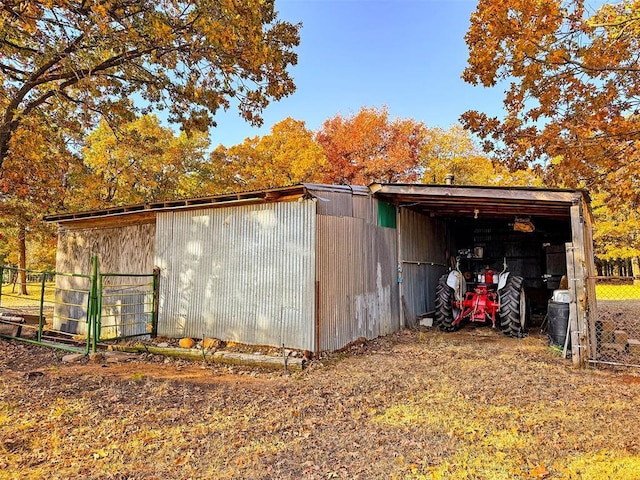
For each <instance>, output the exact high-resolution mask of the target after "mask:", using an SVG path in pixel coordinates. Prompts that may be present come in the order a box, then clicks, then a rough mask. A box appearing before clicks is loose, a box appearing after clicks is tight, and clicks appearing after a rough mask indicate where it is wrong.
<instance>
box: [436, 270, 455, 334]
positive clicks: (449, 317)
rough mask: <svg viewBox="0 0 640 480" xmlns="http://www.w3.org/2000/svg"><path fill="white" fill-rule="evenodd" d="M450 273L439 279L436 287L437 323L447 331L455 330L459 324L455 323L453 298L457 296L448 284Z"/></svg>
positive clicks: (441, 328)
mask: <svg viewBox="0 0 640 480" xmlns="http://www.w3.org/2000/svg"><path fill="white" fill-rule="evenodd" d="M448 276H449V275H446V274H445V275H443V276H441V277H440V280H438V286H437V287H436V315H435V317H436V323H437V324H438V325H439V326H440V330H443V331H445V332H453V331H454V330H456V329H457V326H455V325H452V323H453V320H454V319H453V300H454V298H455V292H454V291H453V288H451V287H450V286H449V285H447V277H448Z"/></svg>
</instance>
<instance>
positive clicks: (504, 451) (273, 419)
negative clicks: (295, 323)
mask: <svg viewBox="0 0 640 480" xmlns="http://www.w3.org/2000/svg"><path fill="white" fill-rule="evenodd" d="M533 333H535V332H533ZM63 355H65V353H63V352H61V351H56V350H51V349H48V348H44V347H37V346H33V345H29V344H24V343H19V342H16V341H9V340H2V339H0V478H10V479H13V478H15V479H30V478H33V479H40V478H60V479H70V478H91V479H200V478H216V479H226V478H229V479H231V478H233V479H238V478H240V479H243V478H246V479H329V478H344V479H356V478H359V479H378V478H380V479H387V478H399V479H400V478H411V479H427V478H429V479H436V478H443V479H448V478H456V479H457V478H468V479H501V478H504V479H513V478H529V479H530V478H566V479H601V478H617V479H637V478H638V472H640V443H639V440H638V437H637V432H638V431H640V376H639V375H640V371H638V370H632V369H626V370H624V369H618V370H612V369H597V370H596V369H584V370H577V369H574V368H573V367H572V366H571V362H570V361H569V360H565V359H563V358H561V357H560V355H559V353H558V349H556V348H551V347H549V346H548V344H547V340H546V337H544V336H538V335H535V334H533V335H530V336H529V337H527V338H524V339H513V338H508V337H505V336H503V335H502V334H500V333H498V332H495V331H492V330H491V329H489V328H485V327H479V328H474V327H465V328H463V329H462V330H461V331H458V332H454V333H451V334H444V333H441V332H439V331H437V330H430V331H426V330H425V331H421V332H412V331H404V332H400V333H398V334H394V335H389V336H387V337H383V338H379V339H376V340H372V341H369V342H366V343H359V344H356V345H353V346H352V347H351V348H349V349H347V350H346V351H345V352H342V353H336V354H332V355H330V356H327V357H326V358H323V359H322V360H316V361H313V362H312V363H311V366H310V367H309V368H308V369H307V370H305V371H303V372H295V373H293V372H289V373H284V372H280V371H276V372H274V371H266V370H256V369H247V368H241V367H237V366H223V365H219V364H203V363H199V362H188V361H184V360H176V359H169V358H164V357H160V356H153V355H148V354H144V355H134V356H132V357H130V359H128V360H123V361H120V362H117V363H107V362H106V361H105V360H104V359H103V360H102V361H100V362H96V363H94V362H90V361H88V360H83V361H81V362H80V363H75V364H66V363H63V362H62V361H61V358H62V356H63Z"/></svg>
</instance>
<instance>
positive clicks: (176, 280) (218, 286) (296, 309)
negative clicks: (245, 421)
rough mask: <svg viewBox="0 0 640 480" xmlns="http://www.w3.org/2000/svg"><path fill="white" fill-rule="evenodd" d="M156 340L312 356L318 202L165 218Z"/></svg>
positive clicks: (160, 228)
mask: <svg viewBox="0 0 640 480" xmlns="http://www.w3.org/2000/svg"><path fill="white" fill-rule="evenodd" d="M156 242H157V250H156V264H157V265H158V266H159V267H160V268H161V278H160V305H159V310H160V311H159V325H158V334H159V335H166V336H170V337H180V336H192V337H197V338H202V337H205V336H210V337H215V338H220V339H223V340H227V341H237V342H242V343H249V344H256V345H274V346H279V345H282V344H285V345H286V346H287V347H292V348H300V349H309V350H314V332H315V284H314V277H315V274H314V270H315V201H313V200H305V201H302V202H290V203H274V204H268V205H247V206H236V207H229V208H219V209H203V210H192V211H182V212H164V213H159V214H158V219H157V236H156Z"/></svg>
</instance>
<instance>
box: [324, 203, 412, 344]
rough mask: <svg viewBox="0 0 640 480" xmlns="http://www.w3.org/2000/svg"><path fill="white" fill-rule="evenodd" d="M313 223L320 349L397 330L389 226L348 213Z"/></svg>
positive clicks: (393, 245) (392, 233) (393, 254)
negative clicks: (381, 225) (370, 221)
mask: <svg viewBox="0 0 640 480" xmlns="http://www.w3.org/2000/svg"><path fill="white" fill-rule="evenodd" d="M317 222H318V230H317V235H318V250H317V268H316V272H317V282H318V321H319V329H320V340H319V348H320V350H336V349H339V348H341V347H343V346H345V345H347V344H348V343H350V342H352V341H354V340H356V339H357V338H359V337H365V338H375V337H377V336H379V335H386V334H388V333H391V332H394V331H397V330H398V329H399V328H400V320H399V313H398V310H397V304H398V295H397V288H396V275H395V268H396V264H397V261H396V232H395V230H393V229H389V228H382V227H377V226H375V225H371V224H368V223H367V222H365V221H364V220H363V219H361V218H353V217H333V216H326V215H319V216H318V220H317Z"/></svg>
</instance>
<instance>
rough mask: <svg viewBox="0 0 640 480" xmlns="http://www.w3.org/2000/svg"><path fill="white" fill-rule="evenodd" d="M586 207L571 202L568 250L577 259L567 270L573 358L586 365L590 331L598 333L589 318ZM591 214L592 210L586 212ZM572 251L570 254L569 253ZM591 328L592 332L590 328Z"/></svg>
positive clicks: (591, 261) (577, 364)
mask: <svg viewBox="0 0 640 480" xmlns="http://www.w3.org/2000/svg"><path fill="white" fill-rule="evenodd" d="M584 214H585V212H584V210H583V205H582V203H581V202H576V203H575V204H574V205H572V206H571V237H572V244H573V245H572V248H571V250H570V251H569V250H568V251H567V254H568V255H567V259H569V258H571V259H572V260H573V266H572V267H573V268H572V269H571V270H569V271H568V272H567V273H568V275H569V290H570V291H571V290H572V289H573V292H571V300H572V301H571V305H570V307H569V316H570V325H571V345H572V360H573V363H574V365H576V366H581V367H584V366H585V365H586V364H587V362H588V360H589V356H590V353H591V350H592V349H593V348H594V344H593V342H592V341H589V339H590V337H589V333H591V334H592V335H594V334H595V332H594V331H593V330H594V329H593V328H588V325H587V320H588V314H587V288H586V283H587V279H588V277H589V272H590V271H592V268H589V267H588V266H587V258H586V253H587V252H586V250H589V251H590V249H589V248H585V247H586V242H587V241H588V242H589V244H590V243H591V239H590V238H589V239H588V240H587V239H585V230H588V228H587V227H586V226H585V221H584ZM586 214H587V215H588V214H589V213H588V212H586ZM570 252H571V253H572V255H569V253H570ZM588 263H589V265H593V258H591V259H589V262H588ZM567 267H569V260H567ZM573 308H575V313H574V314H572V313H573V312H572V309H573ZM590 331H591V332H590Z"/></svg>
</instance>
